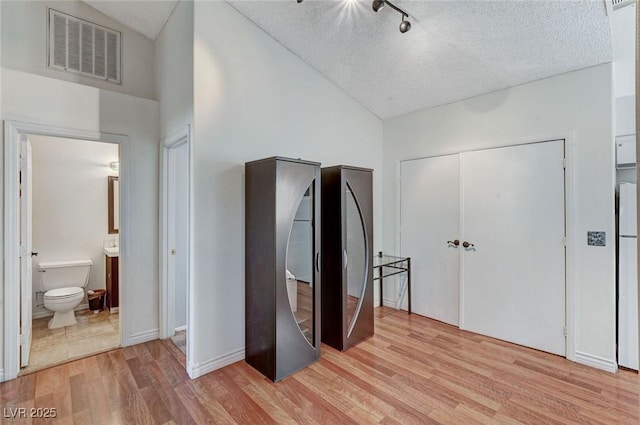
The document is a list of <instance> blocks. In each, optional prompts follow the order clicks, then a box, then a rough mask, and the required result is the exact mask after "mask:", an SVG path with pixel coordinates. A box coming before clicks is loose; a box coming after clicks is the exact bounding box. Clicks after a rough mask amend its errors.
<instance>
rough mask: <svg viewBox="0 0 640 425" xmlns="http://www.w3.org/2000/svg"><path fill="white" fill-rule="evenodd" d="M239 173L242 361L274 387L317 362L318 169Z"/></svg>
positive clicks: (281, 164) (295, 164) (256, 167)
mask: <svg viewBox="0 0 640 425" xmlns="http://www.w3.org/2000/svg"><path fill="white" fill-rule="evenodd" d="M245 173H246V181H245V286H246V287H245V315H246V320H245V339H246V340H245V343H246V355H245V360H246V362H247V363H249V364H250V365H251V366H253V367H254V368H255V369H257V370H258V371H260V372H261V373H262V374H264V375H265V376H266V377H268V378H270V379H271V380H273V381H279V380H281V379H282V378H284V377H286V376H287V375H290V374H291V373H293V372H295V371H297V370H299V369H301V368H303V367H305V366H307V365H309V364H310V363H313V362H314V361H316V360H317V359H318V358H319V357H320V287H321V285H320V264H319V261H320V260H319V256H320V164H319V163H316V162H309V161H302V160H296V159H289V158H281V157H272V158H266V159H262V160H259V161H253V162H248V163H246V164H245Z"/></svg>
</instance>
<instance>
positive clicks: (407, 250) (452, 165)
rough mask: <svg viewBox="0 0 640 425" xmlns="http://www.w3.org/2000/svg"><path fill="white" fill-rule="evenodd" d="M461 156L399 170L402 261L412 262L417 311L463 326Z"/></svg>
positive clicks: (408, 163)
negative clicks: (460, 228)
mask: <svg viewBox="0 0 640 425" xmlns="http://www.w3.org/2000/svg"><path fill="white" fill-rule="evenodd" d="M459 167H460V164H459V155H446V156H439V157H433V158H424V159H418V160H411V161H403V162H402V163H401V166H400V174H401V176H400V182H401V189H400V224H401V241H400V250H401V255H403V256H407V257H411V267H412V279H413V280H412V288H411V289H412V310H413V312H415V313H417V314H421V315H423V316H427V317H430V318H433V319H436V320H440V321H442V322H445V323H449V324H452V325H456V326H457V325H458V321H459V303H460V297H459V276H460V268H459V250H460V248H459V247H458V246H456V245H455V244H452V243H447V241H455V240H457V239H459V237H460V234H459V233H460V232H459V217H460V199H459V193H460V168H459Z"/></svg>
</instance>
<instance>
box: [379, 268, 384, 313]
mask: <svg viewBox="0 0 640 425" xmlns="http://www.w3.org/2000/svg"><path fill="white" fill-rule="evenodd" d="M383 274H384V270H383V268H382V267H380V307H382V275H383Z"/></svg>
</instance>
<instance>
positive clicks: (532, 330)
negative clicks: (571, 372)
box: [460, 141, 566, 356]
mask: <svg viewBox="0 0 640 425" xmlns="http://www.w3.org/2000/svg"><path fill="white" fill-rule="evenodd" d="M563 159H564V142H563V141H552V142H545V143H535V144H529V145H521V146H512V147H505V148H497V149H488V150H483V151H476V152H468V153H464V154H462V161H461V164H462V170H463V171H462V186H461V187H462V202H463V205H462V221H461V226H462V229H461V230H462V234H463V235H464V236H463V240H464V241H468V242H469V243H473V244H474V246H470V247H469V248H461V250H462V252H461V255H462V267H461V269H462V280H461V292H462V297H461V310H462V315H461V323H460V325H461V328H463V329H467V330H469V331H472V332H476V333H480V334H484V335H488V336H492V337H495V338H498V339H502V340H506V341H510V342H514V343H516V344H520V345H524V346H527V347H532V348H536V349H539V350H543V351H547V352H550V353H554V354H559V355H562V356H564V355H565V351H566V348H565V336H564V326H565V248H564V242H563V238H564V236H565V227H564V226H565V210H564V166H563Z"/></svg>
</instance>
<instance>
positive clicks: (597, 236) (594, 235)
mask: <svg viewBox="0 0 640 425" xmlns="http://www.w3.org/2000/svg"><path fill="white" fill-rule="evenodd" d="M587 245H591V246H606V245H607V233H606V232H593V231H588V232H587Z"/></svg>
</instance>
